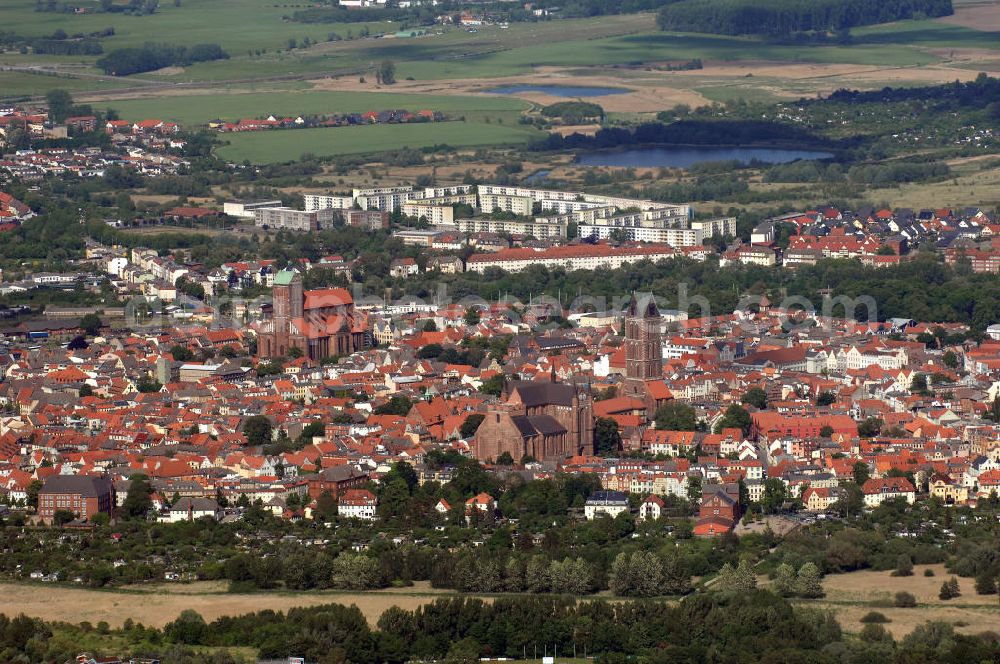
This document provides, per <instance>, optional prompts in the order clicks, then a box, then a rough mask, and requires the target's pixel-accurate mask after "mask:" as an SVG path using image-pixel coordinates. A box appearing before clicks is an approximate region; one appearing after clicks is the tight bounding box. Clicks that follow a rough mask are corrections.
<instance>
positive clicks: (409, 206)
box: [402, 200, 455, 225]
mask: <svg viewBox="0 0 1000 664" xmlns="http://www.w3.org/2000/svg"><path fill="white" fill-rule="evenodd" d="M402 212H403V214H405V215H406V216H407V217H416V218H417V219H420V218H424V219H426V220H427V221H428V222H430V223H431V224H434V225H438V224H446V225H451V224H452V223H453V222H454V221H455V208H453V207H451V206H450V205H427V204H426V203H424V202H423V201H422V200H419V201H409V202H407V203H403V207H402Z"/></svg>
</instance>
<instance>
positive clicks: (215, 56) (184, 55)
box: [97, 43, 229, 76]
mask: <svg viewBox="0 0 1000 664" xmlns="http://www.w3.org/2000/svg"><path fill="white" fill-rule="evenodd" d="M228 58H229V54H228V53H226V52H225V51H223V50H222V47H221V46H219V45H218V44H196V45H194V46H192V47H190V48H188V47H186V46H171V45H170V44H153V43H147V44H146V45H144V46H141V47H139V48H119V49H115V50H114V51H111V52H110V53H108V54H107V55H105V56H104V57H103V58H101V59H100V60H98V61H97V66H98V67H100V68H101V69H103V70H104V73H105V74H108V75H109V76H129V75H131V74H141V73H143V72H147V71H155V70H157V69H163V68H164V67H173V66H178V67H184V66H187V65H190V64H193V63H195V62H208V61H210V60H227V59H228Z"/></svg>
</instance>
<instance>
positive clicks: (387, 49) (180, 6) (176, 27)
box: [0, 0, 1000, 161]
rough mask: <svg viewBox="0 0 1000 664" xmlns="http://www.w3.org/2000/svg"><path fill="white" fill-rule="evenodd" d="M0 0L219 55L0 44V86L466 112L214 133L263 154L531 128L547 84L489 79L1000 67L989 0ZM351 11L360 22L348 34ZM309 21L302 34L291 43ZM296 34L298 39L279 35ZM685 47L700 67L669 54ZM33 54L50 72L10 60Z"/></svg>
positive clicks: (486, 139) (43, 31)
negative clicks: (429, 18) (848, 4)
mask: <svg viewBox="0 0 1000 664" xmlns="http://www.w3.org/2000/svg"><path fill="white" fill-rule="evenodd" d="M4 5H5V6H4V10H3V13H4V19H5V30H10V31H13V32H16V33H18V34H22V35H25V36H29V37H38V36H44V35H50V34H52V33H53V32H54V31H55V30H57V29H62V30H65V31H66V32H68V33H70V34H74V33H88V32H92V31H98V30H103V29H105V28H107V27H114V29H115V34H114V36H111V37H108V38H104V39H102V40H101V43H102V45H103V47H104V49H105V52H108V51H110V50H113V49H115V48H120V47H130V46H138V45H141V44H143V43H145V42H150V41H159V42H167V43H171V44H185V45H192V44H197V43H204V42H217V43H219V44H220V45H221V46H222V47H223V48H224V49H226V50H227V51H228V52H229V54H230V55H231V58H230V59H228V60H217V61H213V62H203V63H199V64H195V65H192V66H189V67H168V68H166V69H163V70H160V71H156V72H146V73H143V74H137V75H135V76H132V77H127V78H123V79H113V78H111V77H104V76H99V74H100V72H99V71H98V70H97V68H96V67H95V66H94V62H95V61H96V59H97V58H96V57H94V56H90V57H85V56H66V57H56V56H34V55H30V54H29V55H22V54H19V53H13V52H11V53H2V54H0V66H9V67H16V68H18V70H17V71H0V99H3V98H16V97H24V96H26V95H36V96H41V95H42V94H44V93H45V92H46V91H47V90H48V89H50V88H51V87H57V86H58V87H62V88H65V89H67V90H70V91H71V92H73V93H74V95H75V96H76V98H77V99H79V100H81V101H84V102H88V103H92V104H93V105H94V106H95V108H105V107H111V108H115V109H117V110H119V112H120V113H121V114H122V117H125V118H127V119H141V118H162V119H165V120H173V121H178V122H180V123H182V124H186V125H190V124H192V123H196V124H197V123H202V122H205V121H207V120H210V119H214V118H222V119H236V118H239V117H259V116H261V115H262V114H269V113H275V114H285V115H302V114H318V113H343V112H358V111H367V110H383V109H386V108H406V109H410V110H413V109H420V108H430V109H433V110H440V111H442V112H445V113H447V114H449V115H452V116H464V117H465V118H466V120H467V123H466V124H465V125H464V126H463V127H462V128H461V130H459V131H454V127H451V128H449V129H448V130H443V129H441V128H439V127H434V128H432V127H428V126H421V127H419V129H417V130H415V129H414V128H413V127H378V128H370V127H364V128H352V129H350V131H348V132H344V131H338V132H335V133H323V134H318V133H312V134H305V135H298V134H286V133H282V134H280V135H277V136H271V135H269V136H258V135H255V136H252V137H246V136H240V137H232V138H230V139H229V140H231V145H229V146H227V147H225V148H223V149H222V150H221V151H220V154H222V155H223V156H226V157H227V158H240V159H243V158H249V159H253V160H267V161H271V160H281V159H294V158H297V157H298V156H299V155H300V154H301V153H302V152H305V151H308V152H313V153H315V154H352V153H357V152H368V151H374V150H377V149H385V147H384V146H388V147H401V145H392V144H391V143H392V141H393V140H395V139H402V140H405V141H406V143H405V144H407V145H410V146H411V147H415V146H420V145H431V144H435V143H439V142H447V143H449V144H452V145H456V146H461V145H487V144H491V143H492V144H505V143H523V142H525V141H526V140H528V139H529V138H530V137H531V136H532V135H534V130H532V129H530V128H526V127H524V126H520V125H518V124H517V117H518V115H519V114H520V113H522V112H524V110H526V109H528V108H530V105H531V104H533V105H536V106H538V105H545V104H551V103H553V102H554V101H559V100H560V98H559V97H556V96H550V95H548V94H544V93H540V92H538V91H527V92H521V93H517V94H515V95H512V96H511V97H509V98H503V97H498V96H497V95H493V94H487V91H488V89H489V88H490V87H494V86H497V85H509V84H511V83H530V84H535V85H567V84H573V85H586V86H601V87H619V88H624V90H625V92H624V93H623V94H616V95H610V96H606V97H601V98H600V99H599V100H597V101H598V103H600V104H601V105H602V106H603V107H604V109H605V111H607V112H608V113H609V115H610V117H611V118H612V119H614V120H622V121H635V120H642V119H647V118H649V117H651V116H653V115H654V114H655V113H656V112H658V111H661V110H665V109H669V108H673V107H674V106H677V105H679V104H685V105H688V106H691V107H696V106H701V105H705V104H710V103H728V102H735V101H740V100H747V101H763V102H769V101H777V100H783V99H785V100H791V99H798V98H800V97H813V96H816V95H821V94H828V93H830V92H832V91H833V90H836V89H838V88H856V89H874V88H880V87H883V86H885V85H893V86H908V85H929V84H935V83H944V82H950V81H954V80H956V79H960V80H971V79H973V78H975V76H976V75H977V74H978V73H979V72H980V71H990V72H997V71H1000V32H998V29H1000V2H998V1H996V0H993V1H990V2H983V1H982V0H958V2H957V3H956V6H957V7H958V11H957V13H956V15H955V16H953V17H948V18H947V19H935V20H918V21H903V22H899V23H894V24H885V25H878V26H869V27H865V28H858V29H856V30H854V31H853V32H852V41H851V43H849V44H828V45H803V44H795V43H788V44H784V43H773V42H768V41H766V40H763V39H758V38H753V37H727V36H718V35H702V34H683V33H668V32H661V31H659V30H658V29H657V28H656V21H655V15H654V14H652V13H647V14H634V15H624V16H605V17H598V18H591V19H563V20H551V21H540V22H537V23H514V24H511V25H510V26H509V28H508V29H501V28H500V27H499V26H495V25H494V26H482V27H481V28H479V29H478V31H476V32H474V33H473V32H469V31H466V30H464V29H460V28H457V27H452V26H434V27H432V28H431V29H430V30H429V31H428V34H426V35H424V36H418V37H413V38H396V37H395V36H394V35H395V33H396V31H397V30H399V29H400V28H401V27H404V26H403V24H400V23H393V22H382V23H373V24H361V23H354V24H306V23H298V22H295V21H292V20H290V16H291V15H292V14H294V13H295V12H296V11H299V10H305V9H309V8H311V7H312V5H311V4H309V3H305V2H298V3H294V2H293V3H289V4H280V3H274V2H272V1H271V0H180V2H179V3H174V2H161V3H160V6H159V9H158V10H157V12H156V13H155V14H153V15H148V16H128V15H124V14H108V13H90V14H83V15H74V14H63V13H52V12H38V11H35V0H8V2H5V3H4ZM362 29H367V30H369V31H370V32H371V35H372V36H371V37H368V38H360V37H359V34H360V31H361V30H362ZM380 35H384V36H383V37H382V38H376V37H377V36H380ZM335 37H336V38H335ZM306 38H308V39H309V40H310V42H313V43H312V45H311V46H309V47H308V48H302V47H301V44H302V43H303V40H305V39H306ZM293 39H294V40H296V41H297V43H298V45H299V46H300V47H299V48H295V49H289V48H288V42H289V40H293ZM695 58H697V59H699V60H701V63H702V68H700V69H690V70H685V71H670V70H669V68H670V67H672V66H675V65H677V64H680V63H685V62H688V61H690V60H692V59H695ZM383 60H391V61H393V62H394V63H395V65H396V79H397V82H396V84H395V85H392V86H377V85H376V84H375V82H374V79H375V77H374V72H373V70H374V68H375V67H376V66H377V65H378V63H380V62H381V61H383ZM32 66H37V67H40V68H44V69H45V70H47V71H49V72H57V73H59V74H60V75H62V76H65V77H59V78H56V77H50V76H43V75H41V74H40V73H38V72H29V71H25V69H24V68H26V67H32ZM66 77H69V78H66ZM254 88H257V89H254ZM515 98H516V99H515ZM415 134H420V136H416V135H415ZM445 134H446V136H443V135H445ZM317 137H319V138H318V139H317ZM442 138H445V139H446V140H444V141H442V140H441V139H442ZM282 143H287V145H279V144H282ZM306 143H309V144H308V145H306ZM303 148H308V149H303Z"/></svg>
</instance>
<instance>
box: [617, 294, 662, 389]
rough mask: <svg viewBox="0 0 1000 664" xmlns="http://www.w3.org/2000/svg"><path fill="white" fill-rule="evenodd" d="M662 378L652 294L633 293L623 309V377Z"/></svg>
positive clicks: (657, 319)
mask: <svg viewBox="0 0 1000 664" xmlns="http://www.w3.org/2000/svg"><path fill="white" fill-rule="evenodd" d="M662 377H663V352H662V350H661V346H660V311H659V309H657V308H656V300H655V299H653V295H652V293H643V294H640V295H639V296H638V297H637V296H636V294H635V293H633V294H632V301H631V302H629V305H628V309H627V310H626V312H625V380H626V382H627V383H639V384H642V383H645V382H646V381H647V380H656V379H658V378H662Z"/></svg>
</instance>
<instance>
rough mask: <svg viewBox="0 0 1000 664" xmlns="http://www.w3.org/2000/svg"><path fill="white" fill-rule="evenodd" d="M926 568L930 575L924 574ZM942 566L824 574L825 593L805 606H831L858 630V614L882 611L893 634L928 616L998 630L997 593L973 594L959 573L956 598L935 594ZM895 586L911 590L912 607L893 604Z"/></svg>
mask: <svg viewBox="0 0 1000 664" xmlns="http://www.w3.org/2000/svg"><path fill="white" fill-rule="evenodd" d="M928 568H930V569H931V570H933V571H934V576H931V577H927V576H924V570H925V569H928ZM951 576H952V575H951V574H949V573H948V572H947V570H945V569H944V565H917V566H915V567H914V570H913V576H909V577H895V576H892V575H891V572H874V571H870V570H862V571H858V572H851V573H850V574H832V575H829V576H827V577H825V578H824V579H823V588H824V589H825V590H826V597H824V598H823V599H821V600H817V601H814V602H802V604H804V605H808V606H815V607H819V608H826V609H830V610H832V611H834V612H835V613H836V615H837V619H838V620H839V621H840V624H841V626H842V627H843V628H844V630H845V631H847V632H859V631H861V628H862V627H863V626H864V625H863V624H862V623H861V617H862V616H864V615H865V614H866V613H868V612H869V611H878V612H880V613H883V614H885V615H886V616H887V617H888V618H889V619H890V620H891V621H892V622H890V623H888V624H886V625H885V628H886V629H887V630H889V631H890V632H892V634H893V636H895V637H896V638H897V639H898V638H900V637H902V636H904V635H906V634H908V633H909V632H911V631H913V628H914V627H916V626H917V625H920V624H922V623H924V622H927V621H929V620H943V621H945V622H949V623H951V624H952V625H954V626H955V629H956V630H958V631H960V632H965V633H969V634H975V633H979V632H984V631H998V630H1000V602H998V598H997V596H996V595H977V594H976V592H975V589H974V588H973V580H972V579H966V578H960V577H959V578H958V582H959V587H960V589H961V592H962V595H961V597H957V598H955V599H952V600H948V601H943V600H940V599H938V591H939V590H940V589H941V583H942V582H944V581H947V580H948V579H950V578H951ZM899 591H906V592H908V593H912V594H913V595H914V596H915V597H916V598H917V606H916V607H914V608H910V609H899V608H895V607H894V606H893V605H892V603H893V596H894V595H895V594H896V593H897V592H899Z"/></svg>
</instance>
